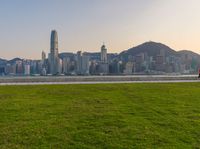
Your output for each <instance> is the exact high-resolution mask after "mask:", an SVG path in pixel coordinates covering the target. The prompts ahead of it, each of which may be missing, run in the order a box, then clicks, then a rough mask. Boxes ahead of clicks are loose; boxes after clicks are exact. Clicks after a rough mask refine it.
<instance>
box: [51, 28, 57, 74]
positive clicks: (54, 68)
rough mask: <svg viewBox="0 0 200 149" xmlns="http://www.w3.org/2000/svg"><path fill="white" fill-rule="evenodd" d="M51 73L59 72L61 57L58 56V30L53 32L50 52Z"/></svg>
mask: <svg viewBox="0 0 200 149" xmlns="http://www.w3.org/2000/svg"><path fill="white" fill-rule="evenodd" d="M49 65H50V74H52V75H56V74H58V73H59V57H58V33H57V31H56V30H53V31H52V32H51V43H50V54H49Z"/></svg>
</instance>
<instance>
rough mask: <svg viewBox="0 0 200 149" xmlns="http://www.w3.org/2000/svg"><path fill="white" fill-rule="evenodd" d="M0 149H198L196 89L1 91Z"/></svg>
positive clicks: (198, 93)
mask: <svg viewBox="0 0 200 149" xmlns="http://www.w3.org/2000/svg"><path fill="white" fill-rule="evenodd" d="M0 148H1V149H12V148H19V149H23V148H55V149H58V148H62V149H63V148H113V149H117V148H123V149H125V148H145V149H146V148H149V149H151V148H155V149H157V148H166V149H168V148H180V149H183V148H200V84H199V83H174V84H98V85H41V86H0Z"/></svg>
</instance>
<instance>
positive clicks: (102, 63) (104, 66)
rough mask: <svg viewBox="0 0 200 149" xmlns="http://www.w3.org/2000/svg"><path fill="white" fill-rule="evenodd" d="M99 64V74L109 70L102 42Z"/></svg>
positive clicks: (105, 50)
mask: <svg viewBox="0 0 200 149" xmlns="http://www.w3.org/2000/svg"><path fill="white" fill-rule="evenodd" d="M99 65H100V70H99V72H100V73H101V74H107V73H108V72H109V65H108V57H107V49H106V46H105V45H104V44H103V45H102V46H101V61H100V64H99Z"/></svg>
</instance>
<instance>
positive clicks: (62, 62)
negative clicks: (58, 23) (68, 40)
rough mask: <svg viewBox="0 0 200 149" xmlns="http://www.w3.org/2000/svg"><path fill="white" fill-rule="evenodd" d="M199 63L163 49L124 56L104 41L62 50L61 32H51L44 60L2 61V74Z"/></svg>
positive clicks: (145, 69) (155, 70)
mask: <svg viewBox="0 0 200 149" xmlns="http://www.w3.org/2000/svg"><path fill="white" fill-rule="evenodd" d="M198 67H199V66H198V64H197V63H196V62H195V61H194V60H193V58H192V57H189V56H180V57H176V56H172V55H165V51H164V50H160V51H159V53H157V54H156V55H155V56H149V55H148V54H147V53H145V52H144V53H139V54H137V55H128V59H126V60H124V59H123V58H122V57H121V56H120V55H118V54H108V53H107V49H106V46H105V45H104V44H103V45H102V47H101V49H100V52H98V53H87V52H82V51H78V52H77V53H76V54H73V53H61V54H59V50H58V34H57V32H56V31H55V30H53V31H52V32H51V40H50V53H49V54H48V55H46V53H45V52H44V51H43V52H42V55H41V60H24V59H14V60H12V61H9V62H6V63H4V64H0V75H10V76H12V75H27V76H29V75H43V76H46V75H112V74H115V75H118V74H125V75H131V74H164V73H193V72H194V73H196V69H197V68H198Z"/></svg>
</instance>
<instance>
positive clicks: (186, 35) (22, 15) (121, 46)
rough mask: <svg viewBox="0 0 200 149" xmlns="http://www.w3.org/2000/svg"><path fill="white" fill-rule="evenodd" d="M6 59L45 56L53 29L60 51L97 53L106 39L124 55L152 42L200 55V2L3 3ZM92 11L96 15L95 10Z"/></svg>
mask: <svg viewBox="0 0 200 149" xmlns="http://www.w3.org/2000/svg"><path fill="white" fill-rule="evenodd" d="M0 3H1V5H0V8H1V9H0V18H1V20H2V21H1V28H0V32H1V44H0V52H1V55H0V58H6V59H12V58H14V57H21V58H31V59H40V57H41V56H40V55H41V51H45V52H46V53H47V52H48V51H49V49H50V47H49V40H48V39H49V31H51V30H52V29H56V30H57V31H58V32H59V51H60V52H73V53H76V51H80V50H81V51H88V52H97V51H99V47H100V46H101V45H102V43H103V42H105V44H106V45H107V47H108V49H109V53H120V52H122V51H123V50H127V49H129V48H131V47H134V46H137V45H139V44H141V43H143V42H146V41H149V40H151V41H156V42H161V43H164V44H166V45H169V46H170V47H171V48H173V49H175V50H183V49H186V50H192V51H194V52H196V53H199V50H198V49H200V43H199V42H198V38H199V36H200V28H199V26H200V22H199V20H198V18H199V17H200V13H199V11H198V6H199V5H198V4H200V2H199V1H197V0H192V1H190V2H188V1H186V0H182V1H181V0H176V1H172V0H169V1H166V2H160V1H157V0H149V1H145V0H140V1H139V0H125V1H123V2H122V1H120V0H117V1H116V0H115V1H113V0H109V1H104V0H103V1H97V0H94V1H92V0H86V1H84V2H82V1H80V0H75V1H73V2H72V1H63V0H59V1H55V0H50V1H47V0H44V1H42V2H41V1H39V0H36V1H29V2H27V1H25V0H19V1H15V2H13V1H12V2H10V1H1V2H0ZM91 12H92V13H91Z"/></svg>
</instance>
